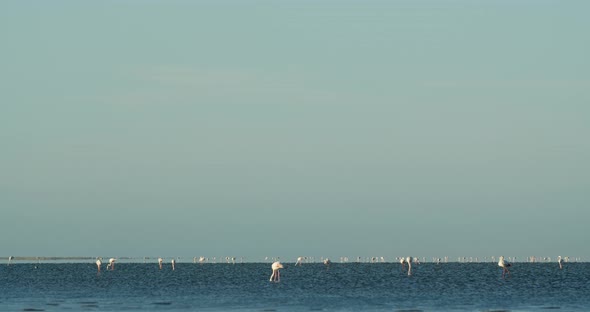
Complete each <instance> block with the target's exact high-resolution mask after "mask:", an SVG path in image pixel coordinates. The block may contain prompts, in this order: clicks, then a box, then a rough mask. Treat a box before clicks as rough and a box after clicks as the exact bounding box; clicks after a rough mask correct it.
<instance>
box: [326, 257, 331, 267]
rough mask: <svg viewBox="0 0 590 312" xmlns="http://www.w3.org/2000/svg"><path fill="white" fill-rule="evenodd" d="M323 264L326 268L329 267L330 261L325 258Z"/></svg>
mask: <svg viewBox="0 0 590 312" xmlns="http://www.w3.org/2000/svg"><path fill="white" fill-rule="evenodd" d="M324 264H325V265H326V266H330V264H332V261H330V259H328V258H326V259H324Z"/></svg>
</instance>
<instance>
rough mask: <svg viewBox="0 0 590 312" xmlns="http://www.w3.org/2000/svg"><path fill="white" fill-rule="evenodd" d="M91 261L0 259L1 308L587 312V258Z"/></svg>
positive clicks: (589, 294) (589, 302)
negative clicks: (275, 277)
mask: <svg viewBox="0 0 590 312" xmlns="http://www.w3.org/2000/svg"><path fill="white" fill-rule="evenodd" d="M413 269H414V275H413V276H411V277H408V276H407V275H405V274H404V273H402V272H401V270H400V265H399V264H397V263H379V264H368V263H366V264H365V263H362V264H359V263H348V264H337V263H336V264H332V266H331V267H330V268H329V269H326V267H325V266H324V265H323V264H305V265H303V266H301V267H295V266H293V264H286V265H285V269H283V270H281V282H280V283H270V282H269V281H268V280H269V276H270V274H271V269H270V264H268V263H264V264H263V263H244V264H203V265H199V264H193V263H179V264H177V268H176V270H175V271H172V270H171V268H170V266H169V265H168V266H165V267H164V269H163V270H161V271H160V270H158V267H157V264H138V263H120V264H117V266H116V268H115V271H106V270H104V265H103V272H101V273H100V274H97V272H96V266H95V265H94V264H92V263H89V264H85V263H77V264H43V263H41V264H31V263H27V264H22V263H21V264H13V265H11V266H6V265H2V266H0V311H127V310H140V311H143V310H147V311H196V310H198V311H227V310H242V311H267V312H268V311H336V310H346V311H359V310H371V311H410V310H411V311H418V310H422V311H500V310H502V311H508V310H510V311H546V310H552V311H553V310H559V311H590V264H589V263H567V264H566V265H565V267H564V269H563V270H559V268H558V266H557V264H555V263H545V264H529V263H516V264H515V265H514V266H513V267H512V268H511V272H512V275H511V276H510V277H509V278H507V279H502V278H501V269H500V268H499V267H498V266H497V265H496V264H494V263H469V264H465V263H463V264H461V263H448V264H440V265H437V264H432V263H427V264H421V265H414V266H413Z"/></svg>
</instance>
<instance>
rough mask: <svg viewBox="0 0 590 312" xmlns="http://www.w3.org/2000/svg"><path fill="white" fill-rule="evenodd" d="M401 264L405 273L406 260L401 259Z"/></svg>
mask: <svg viewBox="0 0 590 312" xmlns="http://www.w3.org/2000/svg"><path fill="white" fill-rule="evenodd" d="M399 263H400V264H401V265H402V271H404V270H405V269H406V258H404V257H400V258H399Z"/></svg>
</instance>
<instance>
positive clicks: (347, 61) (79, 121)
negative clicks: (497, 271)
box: [0, 0, 590, 261]
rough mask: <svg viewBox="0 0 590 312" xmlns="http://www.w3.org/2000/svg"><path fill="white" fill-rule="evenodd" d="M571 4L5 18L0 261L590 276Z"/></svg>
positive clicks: (41, 8)
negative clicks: (447, 265)
mask: <svg viewBox="0 0 590 312" xmlns="http://www.w3.org/2000/svg"><path fill="white" fill-rule="evenodd" d="M589 10H590V2H588V1H557V0H556V1H543V0H539V1H537V0H528V1H527V0H516V1H514V0H511V1H504V0H498V1H472V0H449V1H439V0H436V1H434V0H432V1H409V0H408V1H403V0H400V1H373V0H369V1H348V0H343V1H331V0H320V1H308V0H302V1H294V0H293V1H288V0H286V1H257V0H253V1H225V0H222V1H180V0H170V1H163V0H162V1H150V0H146V1H130V0H123V1H110V0H105V1H62V0H57V1H50V2H45V1H3V2H2V3H1V4H0V42H1V43H0V46H1V49H0V69H1V70H0V90H1V91H0V112H1V113H0V209H1V211H2V217H1V218H0V256H8V255H13V256H99V255H100V256H119V257H120V256H133V257H143V256H181V257H191V258H192V257H193V256H207V257H213V256H217V257H219V256H237V257H245V258H246V259H249V260H251V261H255V260H258V259H262V258H263V257H266V256H268V257H275V256H279V257H281V258H283V259H293V261H294V260H295V258H296V257H297V256H301V255H304V256H315V257H320V256H325V257H331V258H337V257H341V256H348V257H351V258H353V257H357V256H384V257H386V258H389V259H391V258H392V257H396V256H403V255H413V256H419V257H423V256H424V257H427V258H430V257H434V256H436V257H444V256H449V257H451V258H455V257H458V256H473V257H476V256H477V257H490V256H499V255H504V256H518V257H521V258H522V257H525V256H551V257H557V256H558V255H562V256H570V257H582V259H586V260H588V259H590V249H588V248H587V242H588V233H589V232H588V230H587V228H588V220H590V209H588V208H589V204H590V198H589V197H590V195H589V192H588V190H590V164H589V160H590V139H589V138H590V58H589V57H588V55H590V37H589V36H588V34H587V32H588V29H590V19H588V18H587V12H588V11H589Z"/></svg>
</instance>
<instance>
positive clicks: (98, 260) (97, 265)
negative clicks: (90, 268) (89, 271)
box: [96, 258, 102, 273]
mask: <svg viewBox="0 0 590 312" xmlns="http://www.w3.org/2000/svg"><path fill="white" fill-rule="evenodd" d="M101 265H102V261H101V260H100V258H96V267H97V268H98V273H100V266H101Z"/></svg>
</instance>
